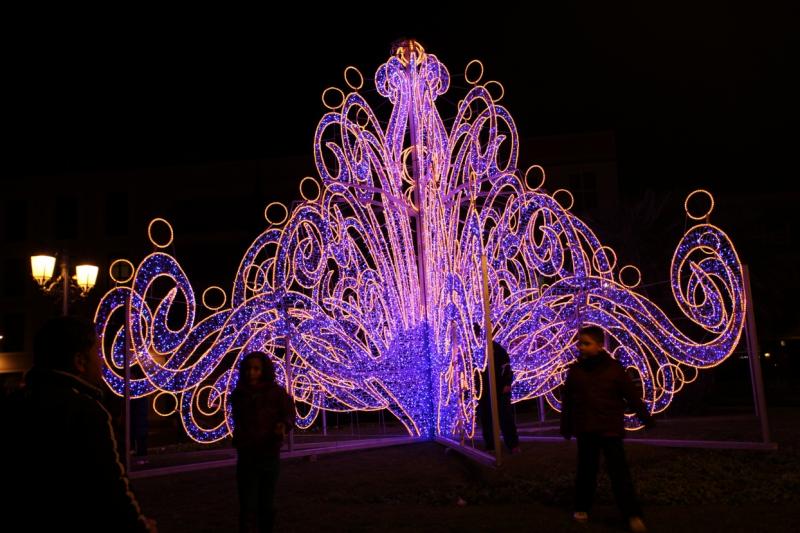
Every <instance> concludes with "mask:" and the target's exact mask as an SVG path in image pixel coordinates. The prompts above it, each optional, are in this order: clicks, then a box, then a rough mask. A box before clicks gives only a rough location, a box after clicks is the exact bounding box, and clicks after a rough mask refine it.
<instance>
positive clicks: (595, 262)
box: [592, 246, 617, 274]
mask: <svg viewBox="0 0 800 533" xmlns="http://www.w3.org/2000/svg"><path fill="white" fill-rule="evenodd" d="M601 251H602V252H604V253H605V255H606V258H607V259H608V263H609V265H608V268H607V269H606V270H601V269H600V260H599V259H598V254H599V253H600V252H601ZM592 266H593V267H594V269H595V270H597V271H598V272H599V273H601V274H608V273H609V272H611V271H612V270H614V267H615V266H617V254H616V252H614V250H613V249H612V248H611V247H610V246H601V247H600V248H598V249H596V250H595V251H594V253H593V254H592Z"/></svg>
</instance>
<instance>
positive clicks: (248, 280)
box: [243, 264, 267, 292]
mask: <svg viewBox="0 0 800 533" xmlns="http://www.w3.org/2000/svg"><path fill="white" fill-rule="evenodd" d="M254 268H255V269H258V273H256V274H255V276H254V275H253V274H252V273H251V270H252V269H254ZM243 279H244V286H245V288H246V289H247V290H248V291H252V292H259V291H260V290H261V289H263V288H264V285H266V283H267V274H266V273H265V272H264V269H263V268H261V265H256V264H252V265H248V266H247V268H245V269H244V276H243ZM259 279H261V283H258V280H259Z"/></svg>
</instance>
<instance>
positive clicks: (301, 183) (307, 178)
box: [300, 176, 322, 203]
mask: <svg viewBox="0 0 800 533" xmlns="http://www.w3.org/2000/svg"><path fill="white" fill-rule="evenodd" d="M309 181H310V182H311V183H313V184H314V186H315V187H316V188H317V194H316V195H315V196H314V198H309V196H308V195H307V194H306V193H307V191H305V190H304V189H303V184H304V183H308V182H309ZM320 194H322V189H321V188H320V186H319V183H317V180H315V179H314V178H312V177H311V176H306V177H305V178H303V179H301V180H300V196H302V197H303V200H305V201H306V202H312V203H313V202H316V201H317V200H319V197H320Z"/></svg>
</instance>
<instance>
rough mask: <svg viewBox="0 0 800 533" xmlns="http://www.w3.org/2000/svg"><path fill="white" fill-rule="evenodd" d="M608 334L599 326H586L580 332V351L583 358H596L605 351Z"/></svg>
mask: <svg viewBox="0 0 800 533" xmlns="http://www.w3.org/2000/svg"><path fill="white" fill-rule="evenodd" d="M605 340H606V334H605V332H604V331H603V328H600V327H598V326H586V327H583V328H581V329H580V330H578V351H580V353H581V357H582V358H586V357H594V356H595V355H597V354H599V353H600V352H601V351H603V345H604V344H605Z"/></svg>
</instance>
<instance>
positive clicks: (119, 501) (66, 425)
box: [2, 317, 156, 532]
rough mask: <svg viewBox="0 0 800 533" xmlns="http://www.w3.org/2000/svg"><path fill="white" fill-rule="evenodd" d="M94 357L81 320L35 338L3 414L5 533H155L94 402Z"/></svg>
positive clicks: (97, 362) (97, 398) (89, 332)
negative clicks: (30, 364)
mask: <svg viewBox="0 0 800 533" xmlns="http://www.w3.org/2000/svg"><path fill="white" fill-rule="evenodd" d="M101 357H102V356H101V355H100V353H99V350H98V340H97V337H96V335H95V332H94V325H93V324H92V323H91V322H89V321H88V320H83V319H80V318H76V317H59V318H56V319H53V320H50V321H49V322H47V323H46V324H45V325H44V326H43V327H42V329H41V330H40V331H39V332H38V333H37V334H36V338H35V341H34V365H33V368H32V369H31V370H30V371H29V372H28V373H27V374H26V376H25V386H24V387H23V388H22V389H21V390H19V391H17V392H16V393H15V394H14V395H13V396H12V398H11V399H10V401H9V403H8V404H7V406H6V409H7V412H6V413H4V416H3V418H4V420H7V422H4V424H7V425H6V427H7V428H8V429H9V432H8V438H7V439H6V438H5V437H4V439H3V440H4V442H3V448H4V449H3V451H2V456H3V461H4V462H5V463H7V466H6V467H5V468H4V470H5V473H4V478H5V479H6V481H7V486H9V487H10V488H11V495H10V501H9V500H7V501H6V502H4V503H7V504H9V506H8V509H9V512H8V513H5V514H4V517H3V520H4V522H6V523H7V521H11V523H12V524H13V525H12V526H11V527H10V528H9V529H8V531H126V532H127V531H130V532H147V531H149V532H154V531H156V526H155V522H154V521H152V520H147V519H146V518H145V517H144V516H143V515H142V513H141V510H140V509H139V504H138V503H137V501H136V498H135V497H134V495H133V493H132V492H131V489H130V487H129V486H128V478H127V476H126V474H125V471H124V468H123V466H122V463H121V461H120V457H119V454H118V451H117V442H116V440H115V438H114V432H113V430H112V427H111V416H110V415H109V413H108V411H107V410H106V409H105V407H104V406H103V404H102V403H101V400H102V395H103V393H102V391H101V389H100V388H99V387H100V386H101V385H102V368H103V361H102V358H101Z"/></svg>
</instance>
